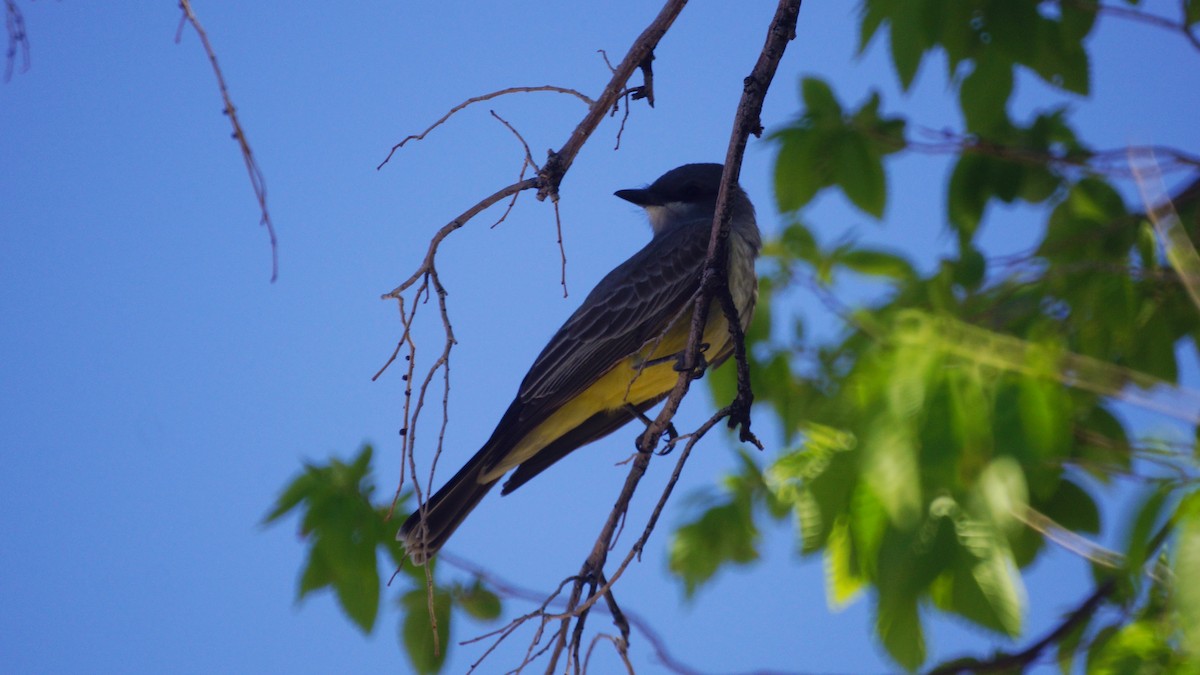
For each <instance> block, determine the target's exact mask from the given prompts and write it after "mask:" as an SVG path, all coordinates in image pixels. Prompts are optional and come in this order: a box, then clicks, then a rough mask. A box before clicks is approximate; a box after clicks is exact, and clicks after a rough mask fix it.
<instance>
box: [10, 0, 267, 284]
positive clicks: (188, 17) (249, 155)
mask: <svg viewBox="0 0 1200 675" xmlns="http://www.w3.org/2000/svg"><path fill="white" fill-rule="evenodd" d="M6 1H7V0H6ZM179 7H180V9H182V10H183V20H184V21H187V22H188V23H190V24H192V28H194V29H195V30H196V35H199V36H200V44H201V45H203V46H204V53H205V54H206V55H207V56H208V62H209V63H210V64H212V69H213V74H214V75H216V76H217V87H218V88H220V90H221V101H222V102H223V103H224V104H225V108H224V113H225V114H226V115H228V116H229V122H230V124H232V125H233V139H234V140H235V141H237V142H238V147H239V148H240V149H241V151H242V161H243V162H245V164H246V172H247V173H249V174H250V187H251V188H253V189H254V197H255V198H256V199H257V200H258V209H259V211H260V212H261V214H262V216H261V218H260V219H259V224H260V225H263V226H265V227H266V228H267V236H268V237H270V239H271V281H272V282H273V281H275V280H276V279H277V278H278V277H279V248H278V244H277V242H276V240H275V225H274V223H272V222H271V214H270V213H268V212H267V179H266V177H264V176H263V172H262V169H260V168H259V166H258V162H257V161H256V160H255V159H254V153H253V152H251V150H250V142H249V141H247V140H246V132H245V131H243V130H242V124H241V122H240V121H239V120H238V116H237V108H235V107H234V105H233V99H231V98H230V97H229V87H227V86H225V76H224V75H223V74H222V73H221V66H220V64H218V63H217V54H216V52H215V51H213V47H212V44H211V43H210V42H209V41H208V33H206V32H204V26H201V25H200V20H199V19H197V18H196V14H195V12H193V11H192V3H191V0H179ZM179 28H180V30H182V29H183V23H182V22H181V23H180V25H179ZM179 37H180V36H179V34H178V33H177V34H176V35H175V42H179Z"/></svg>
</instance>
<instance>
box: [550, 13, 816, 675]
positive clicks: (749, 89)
mask: <svg viewBox="0 0 1200 675" xmlns="http://www.w3.org/2000/svg"><path fill="white" fill-rule="evenodd" d="M800 3H801V0H780V2H779V5H778V7H777V8H776V12H775V16H774V18H773V19H772V21H771V26H770V29H769V31H768V34H767V39H766V44H765V45H764V46H763V49H762V52H761V53H760V54H759V58H758V61H757V63H756V64H755V66H754V69H753V71H752V72H751V74H750V76H749V77H747V78H746V79H745V81H744V87H743V91H742V98H741V100H740V102H739V103H738V109H737V114H736V115H735V117H734V123H733V130H732V133H731V139H730V142H729V148H728V150H727V152H726V155H725V173H724V175H723V177H722V180H721V189H720V191H719V193H718V195H717V205H716V215H715V217H714V219H713V226H712V234H711V236H710V238H709V246H708V253H707V255H706V258H705V264H704V273H703V277H702V281H701V287H700V292H699V293H698V294H697V297H696V301H695V303H696V304H695V309H694V311H693V313H692V321H691V327H690V334H689V336H688V345H687V348H686V350H685V352H684V359H683V363H682V367H681V368H680V374H679V378H678V380H676V383H675V387H674V389H672V391H671V393H670V394H669V395H668V396H667V399H666V403H665V404H664V405H663V408H662V410H661V411H660V412H659V414H658V416H657V417H656V418H655V419H654V421H653V422H652V423H651V424H650V425H649V426H648V427H647V429H646V431H645V432H644V433H643V434H642V435H641V437H639V439H638V441H637V446H638V455H637V457H636V459H635V460H634V462H633V466H632V467H631V468H630V471H629V475H628V477H627V479H626V483H625V486H624V487H623V488H622V490H621V494H620V496H619V497H618V499H617V503H616V505H615V506H614V507H613V510H612V512H611V513H610V514H609V517H608V520H607V521H606V523H605V525H604V527H603V528H602V529H601V532H600V536H599V537H597V539H596V543H595V544H594V545H593V547H592V552H591V554H590V555H589V556H588V557H587V560H585V562H584V564H583V567H582V569H581V571H580V574H579V576H578V577H577V578H576V581H575V584H574V588H573V590H572V593H571V598H570V600H569V601H568V603H567V612H566V613H565V614H564V617H563V618H562V623H561V626H560V628H559V630H558V639H557V642H556V644H555V647H554V652H553V654H552V655H551V658H550V663H549V665H548V666H547V669H546V672H547V673H552V672H554V670H555V669H556V668H557V663H558V659H559V657H560V656H561V653H562V652H563V651H564V650H565V649H567V647H568V642H567V639H568V638H567V635H568V633H569V632H571V631H569V624H570V621H571V619H572V618H574V620H575V621H576V624H577V627H576V630H575V631H574V637H572V638H571V644H570V651H571V660H572V663H573V664H574V666H575V669H576V671H578V670H579V649H580V640H579V635H580V632H581V628H582V625H583V623H584V621H586V618H587V608H588V607H590V605H591V604H594V603H595V602H596V601H597V599H598V598H599V597H601V596H602V595H603V594H606V593H608V592H609V590H610V589H611V587H612V584H613V582H614V581H615V580H616V579H617V578H618V577H619V572H620V571H621V570H623V569H624V565H622V567H621V569H619V570H618V573H617V574H613V575H611V576H610V578H609V579H608V581H607V583H604V584H603V585H602V586H601V587H600V588H597V584H596V580H597V579H599V578H601V577H602V573H603V569H604V563H605V561H606V560H607V557H608V551H609V550H610V549H611V547H612V539H613V535H614V533H615V532H616V526H617V523H618V522H619V521H620V520H621V519H622V518H623V517H624V515H625V513H626V511H627V509H628V507H629V501H630V499H631V498H632V496H633V492H634V490H635V489H636V487H637V484H638V481H640V480H641V477H642V475H643V474H644V473H645V471H646V466H647V465H648V464H649V462H650V456H651V455H652V451H653V450H654V448H655V447H656V446H657V445H658V442H659V440H660V439H661V438H662V435H663V433H664V432H665V431H666V429H667V427H668V425H669V424H670V422H671V420H672V419H673V418H674V416H675V413H676V411H677V410H678V409H679V405H680V403H681V402H682V400H683V397H684V396H685V395H686V394H687V392H688V389H689V388H690V386H691V382H692V380H693V379H694V378H695V377H696V376H697V372H696V368H695V366H696V364H697V363H698V357H699V353H700V344H701V341H702V339H703V333H704V327H705V325H706V324H707V322H708V312H709V308H710V306H711V305H712V303H713V299H714V298H718V297H720V295H721V293H722V291H721V289H724V292H725V293H728V292H729V291H728V289H729V286H728V279H727V276H728V274H727V267H728V257H729V256H728V250H729V249H728V246H729V233H730V227H731V222H730V221H731V219H732V215H733V205H732V202H731V201H730V199H729V192H730V189H731V188H732V186H733V184H734V183H735V182H736V181H737V179H738V175H739V173H740V171H741V164H742V156H743V155H744V154H745V150H746V144H747V143H748V141H749V137H750V134H755V135H759V134H761V133H762V122H761V120H760V114H761V112H762V105H763V100H764V98H765V96H766V92H767V90H768V88H769V87H770V85H771V81H772V79H773V78H774V76H775V71H776V69H777V68H778V66H779V61H780V60H781V59H782V58H783V53H784V50H785V49H786V47H787V43H788V42H789V41H790V40H792V39H793V38H794V37H795V35H796V21H797V18H798V15H799V12H800ZM628 62H629V57H626V61H625V62H623V63H622V65H623V66H624V65H627V64H628ZM735 315H736V312H735ZM730 330H731V332H732V333H733V335H734V337H735V338H736V339H737V340H738V342H740V341H741V338H742V336H741V335H740V332H741V331H740V321H736V320H735V321H731V322H730ZM739 356H740V357H741V359H742V360H743V361H744V358H745V352H744V345H742V347H741V349H740V354H739ZM748 372H749V371H748V369H747V368H745V367H742V366H739V368H738V374H739V379H741V378H742V377H743V376H748ZM738 389H739V396H738V399H737V400H736V401H735V402H734V405H733V406H731V407H730V408H729V409H727V410H725V411H722V412H721V413H719V414H718V416H714V417H713V418H712V419H710V421H709V426H711V424H712V423H715V421H716V420H718V419H720V417H723V416H724V415H725V414H729V415H730V416H731V420H730V421H731V423H733V424H740V425H741V426H742V435H743V438H753V435H752V434H751V433H750V427H749V424H750V422H749V404H750V399H752V395H751V394H750V393H749V382H748V380H747V381H746V382H745V386H744V388H743V385H742V383H741V382H739V387H738ZM743 391H744V392H745V398H743V393H742V392H743ZM690 443H691V442H689V444H690ZM686 457H687V453H686V452H685V453H683V454H682V455H681V457H680V460H679V469H682V463H683V462H684V461H685V460H686ZM660 505H661V501H660ZM656 518H657V511H656V513H655V516H654V518H652V520H651V523H650V524H649V525H648V527H647V531H646V532H645V533H644V534H643V537H642V538H641V539H639V543H638V544H635V547H634V550H632V551H630V554H629V556H628V557H627V559H626V561H627V562H628V561H629V560H631V559H632V558H633V556H634V555H635V554H636V553H639V552H640V550H641V546H642V545H643V544H644V540H645V538H647V537H648V536H649V533H650V530H652V529H653V522H654V519H656ZM626 564H627V563H626ZM585 584H588V585H590V588H589V596H588V599H587V600H586V601H583V603H582V604H581V603H580V601H581V598H582V595H583V587H584V585H585Z"/></svg>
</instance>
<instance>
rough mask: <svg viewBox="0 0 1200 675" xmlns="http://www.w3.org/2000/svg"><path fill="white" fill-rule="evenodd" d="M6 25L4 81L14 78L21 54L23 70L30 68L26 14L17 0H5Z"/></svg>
mask: <svg viewBox="0 0 1200 675" xmlns="http://www.w3.org/2000/svg"><path fill="white" fill-rule="evenodd" d="M4 25H5V27H6V28H7V29H8V50H7V51H5V53H4V81H5V82H8V81H9V80H11V79H12V75H13V70H14V69H15V67H16V65H17V54H18V53H19V54H20V55H21V72H22V73H24V72H25V71H27V70H29V33H27V32H25V15H23V14H21V8H20V7H17V3H16V0H4Z"/></svg>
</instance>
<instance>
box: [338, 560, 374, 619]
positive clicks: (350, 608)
mask: <svg viewBox="0 0 1200 675" xmlns="http://www.w3.org/2000/svg"><path fill="white" fill-rule="evenodd" d="M370 554H371V558H370V561H369V564H368V562H367V561H363V564H362V565H359V566H357V569H343V570H338V571H336V572H335V577H334V582H333V587H334V590H335V591H336V592H337V599H338V604H340V605H341V606H342V609H343V610H344V611H345V612H346V615H347V616H349V617H350V619H351V620H352V621H354V623H355V624H357V625H358V627H359V628H360V629H362V631H363V632H364V633H370V632H371V630H372V629H373V628H374V627H375V618H376V617H377V616H378V615H379V572H378V569H377V568H376V563H375V550H374V547H371V549H370Z"/></svg>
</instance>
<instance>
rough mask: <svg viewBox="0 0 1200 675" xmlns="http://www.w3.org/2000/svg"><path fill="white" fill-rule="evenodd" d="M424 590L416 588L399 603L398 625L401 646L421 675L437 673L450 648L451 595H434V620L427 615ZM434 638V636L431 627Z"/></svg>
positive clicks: (438, 592) (444, 593) (438, 590)
mask: <svg viewBox="0 0 1200 675" xmlns="http://www.w3.org/2000/svg"><path fill="white" fill-rule="evenodd" d="M426 592H427V591H426V589H425V587H424V586H422V587H419V588H415V589H413V590H411V591H409V592H407V593H405V594H404V596H403V597H402V598H401V600H400V604H401V607H402V608H403V610H404V621H403V622H402V623H401V624H400V644H402V645H404V649H405V651H407V652H408V658H409V660H410V661H411V662H412V665H413V668H414V669H415V670H416V671H417V672H418V673H422V675H424V674H427V673H436V672H438V671H440V670H441V669H442V665H443V664H444V663H445V661H446V651H447V649H449V647H450V594H449V593H447V592H446V591H444V590H442V589H438V588H435V589H434V591H433V618H432V619H431V618H430V615H429V600H428V596H427V595H426ZM435 623H436V626H437V636H436V637H435V636H434V625H435Z"/></svg>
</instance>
